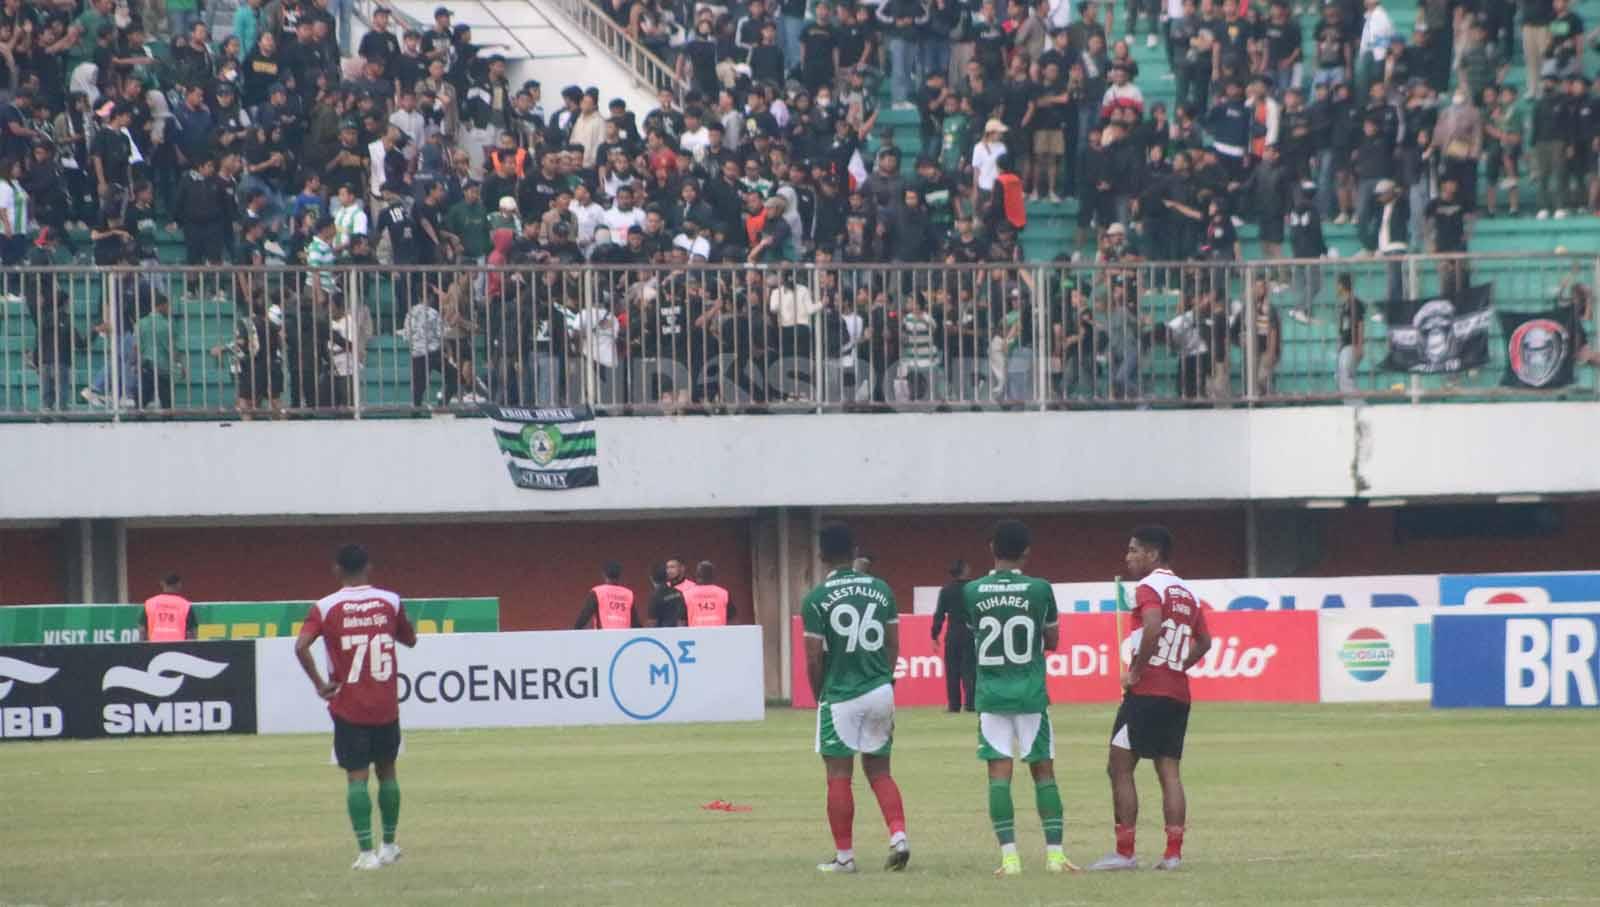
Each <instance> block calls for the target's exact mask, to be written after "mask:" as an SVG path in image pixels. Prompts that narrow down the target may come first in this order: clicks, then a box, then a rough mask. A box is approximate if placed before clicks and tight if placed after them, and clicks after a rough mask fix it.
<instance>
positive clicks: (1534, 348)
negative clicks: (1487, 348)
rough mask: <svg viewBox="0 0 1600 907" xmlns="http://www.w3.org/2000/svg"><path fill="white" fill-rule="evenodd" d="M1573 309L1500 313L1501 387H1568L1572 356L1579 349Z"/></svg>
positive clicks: (1576, 318)
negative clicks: (1503, 351)
mask: <svg viewBox="0 0 1600 907" xmlns="http://www.w3.org/2000/svg"><path fill="white" fill-rule="evenodd" d="M1577 311H1578V310H1577V309H1575V308H1573V307H1572V306H1561V307H1559V308H1554V309H1551V310H1549V311H1547V312H1501V313H1500V335H1501V336H1502V337H1504V338H1505V339H1506V373H1505V377H1503V378H1501V379H1500V383H1501V384H1502V385H1503V386H1505V387H1537V388H1554V387H1566V386H1567V385H1569V384H1571V383H1572V366H1573V353H1574V352H1576V351H1577V349H1578V347H1579V346H1580V345H1581V341H1580V337H1581V334H1580V331H1579V328H1578V314H1577Z"/></svg>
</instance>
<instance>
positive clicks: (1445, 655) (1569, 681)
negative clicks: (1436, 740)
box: [1433, 613, 1600, 708]
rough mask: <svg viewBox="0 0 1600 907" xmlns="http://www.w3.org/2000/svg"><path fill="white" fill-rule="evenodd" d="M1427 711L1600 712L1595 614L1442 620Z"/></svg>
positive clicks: (1599, 625) (1437, 624)
mask: <svg viewBox="0 0 1600 907" xmlns="http://www.w3.org/2000/svg"><path fill="white" fill-rule="evenodd" d="M1433 665H1434V669H1433V705H1434V707H1436V708H1444V707H1500V706H1518V707H1524V708H1529V707H1531V708H1549V707H1571V706H1588V707H1595V706H1600V615H1596V614H1572V613H1560V614H1557V613H1545V614H1518V615H1499V614H1441V615H1438V616H1437V617H1436V618H1435V619H1434V623H1433Z"/></svg>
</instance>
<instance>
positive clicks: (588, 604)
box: [572, 592, 639, 630]
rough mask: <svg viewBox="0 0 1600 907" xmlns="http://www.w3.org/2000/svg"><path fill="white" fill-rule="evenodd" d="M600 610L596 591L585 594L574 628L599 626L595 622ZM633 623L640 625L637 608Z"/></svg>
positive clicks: (586, 628)
mask: <svg viewBox="0 0 1600 907" xmlns="http://www.w3.org/2000/svg"><path fill="white" fill-rule="evenodd" d="M599 612H600V602H599V601H598V600H596V599H595V597H594V593H593V592H590V593H589V594H588V595H585V596H584V597H583V607H582V608H581V609H579V611H578V620H577V621H576V622H575V623H573V625H572V629H574V630H592V629H594V628H595V627H596V626H598V624H597V623H595V619H594V616H595V615H596V614H598V613H599ZM633 623H634V626H638V625H639V616H638V612H637V609H636V610H635V613H634V618H633Z"/></svg>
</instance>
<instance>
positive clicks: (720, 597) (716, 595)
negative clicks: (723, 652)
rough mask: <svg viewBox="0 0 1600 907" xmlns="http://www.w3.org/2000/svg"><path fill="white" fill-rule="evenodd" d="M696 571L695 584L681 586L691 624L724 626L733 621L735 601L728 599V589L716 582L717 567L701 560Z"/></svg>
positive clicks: (695, 625)
mask: <svg viewBox="0 0 1600 907" xmlns="http://www.w3.org/2000/svg"><path fill="white" fill-rule="evenodd" d="M694 572H695V583H694V585H692V586H690V585H687V584H685V585H684V586H680V587H679V588H681V589H683V590H684V591H683V602H684V605H685V610H687V611H688V613H689V620H688V624H689V626H691V627H723V626H727V625H728V624H730V623H733V613H734V609H733V603H732V602H730V601H729V600H728V590H727V589H724V588H722V587H721V586H719V585H717V584H716V578H717V568H716V567H715V566H714V565H713V564H712V563H711V562H710V561H701V562H700V564H699V566H697V567H696V568H695V571H694Z"/></svg>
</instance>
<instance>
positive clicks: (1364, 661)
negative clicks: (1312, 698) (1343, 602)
mask: <svg viewBox="0 0 1600 907" xmlns="http://www.w3.org/2000/svg"><path fill="white" fill-rule="evenodd" d="M1435 613H1437V612H1434V611H1431V610H1422V609H1419V608H1407V609H1400V610H1395V611H1376V610H1371V609H1362V610H1359V611H1338V610H1333V611H1319V612H1317V621H1318V623H1319V627H1318V637H1319V639H1318V643H1317V645H1318V649H1319V652H1318V659H1317V660H1318V663H1319V669H1320V672H1321V677H1322V701H1323V702H1426V701H1427V700H1428V691H1429V688H1430V687H1429V685H1430V683H1431V682H1432V675H1433V640H1432V633H1433V616H1434V614H1435Z"/></svg>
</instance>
